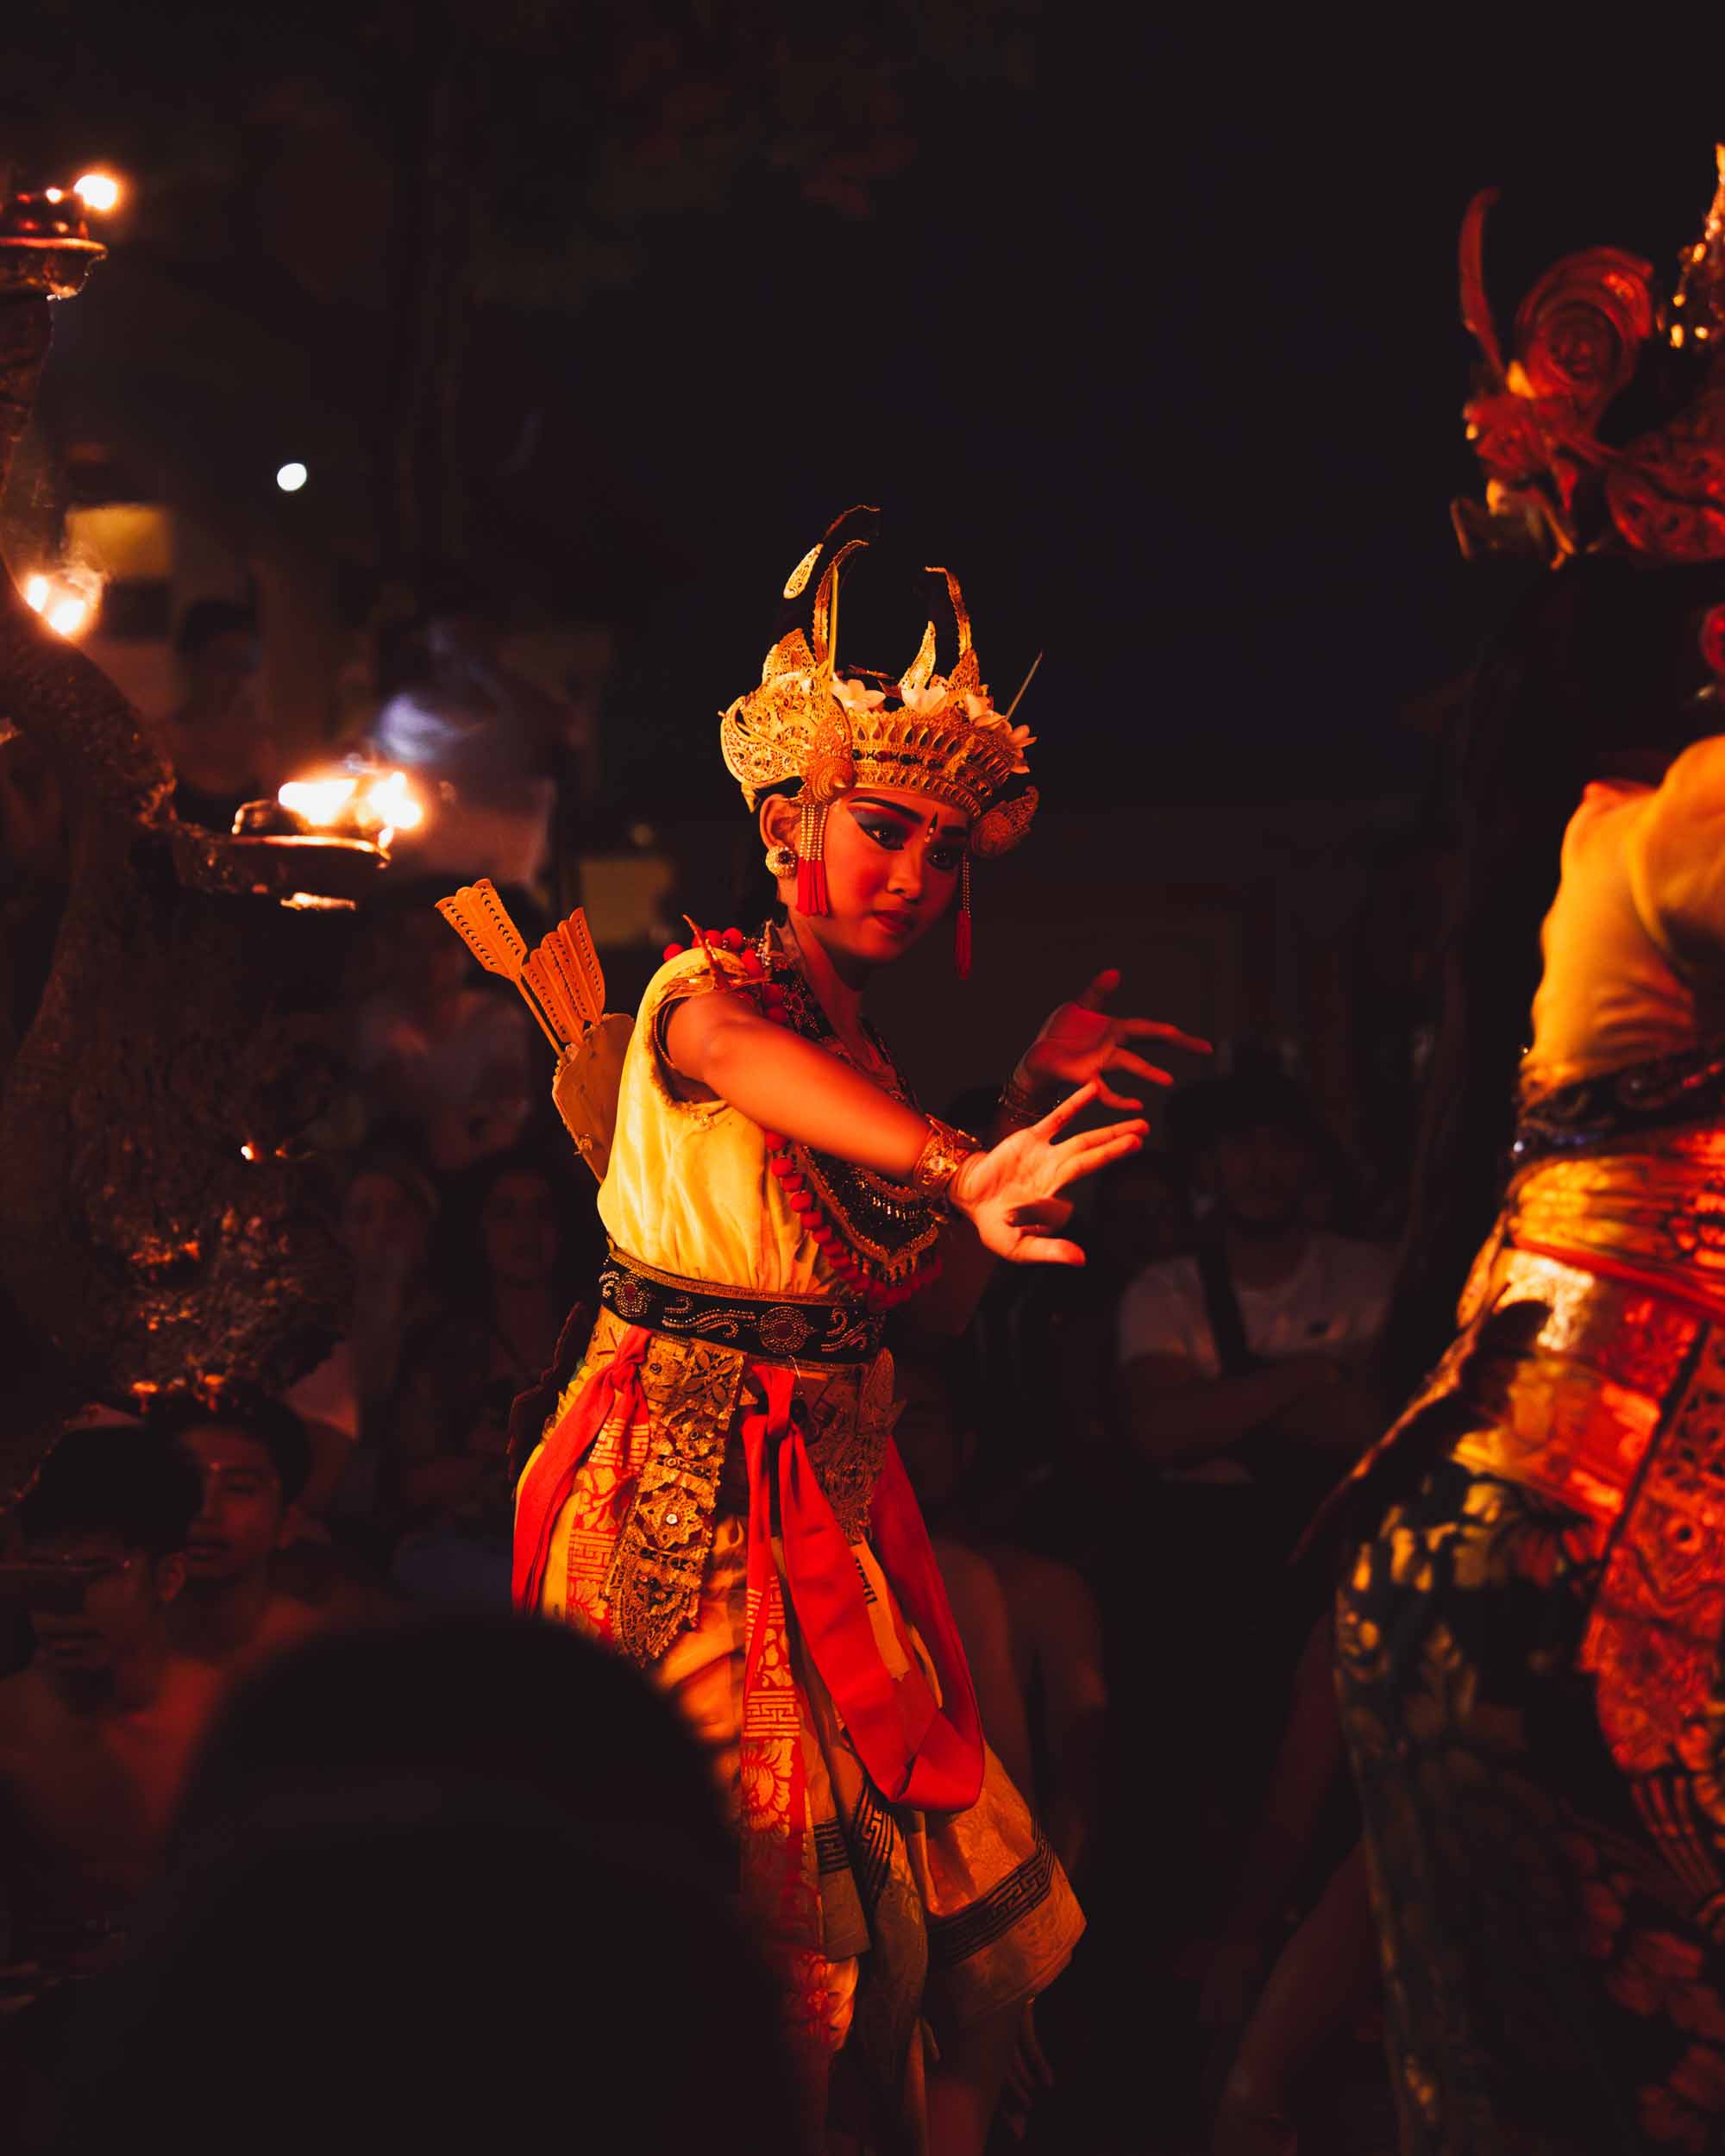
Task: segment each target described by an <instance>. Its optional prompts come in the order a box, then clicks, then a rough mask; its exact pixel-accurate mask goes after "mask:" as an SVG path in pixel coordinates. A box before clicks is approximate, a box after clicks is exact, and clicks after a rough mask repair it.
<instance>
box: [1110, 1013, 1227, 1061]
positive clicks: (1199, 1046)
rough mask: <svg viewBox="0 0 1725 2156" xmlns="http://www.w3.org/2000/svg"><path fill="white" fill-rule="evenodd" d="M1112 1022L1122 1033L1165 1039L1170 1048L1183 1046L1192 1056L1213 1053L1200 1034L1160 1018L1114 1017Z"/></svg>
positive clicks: (1150, 1039)
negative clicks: (1164, 1021) (1165, 1022)
mask: <svg viewBox="0 0 1725 2156" xmlns="http://www.w3.org/2000/svg"><path fill="white" fill-rule="evenodd" d="M1113 1023H1114V1024H1115V1025H1117V1026H1119V1027H1120V1031H1122V1032H1123V1033H1130V1034H1132V1036H1133V1037H1134V1038H1135V1039H1138V1040H1146V1041H1152V1040H1153V1041H1166V1042H1167V1043H1168V1044H1169V1046H1170V1048H1184V1049H1187V1050H1190V1052H1191V1053H1192V1054H1193V1055H1194V1056H1209V1055H1213V1054H1214V1049H1213V1047H1212V1045H1211V1044H1210V1043H1209V1042H1208V1041H1207V1040H1206V1039H1205V1038H1204V1037H1203V1036H1202V1034H1201V1033H1187V1032H1183V1031H1182V1030H1181V1028H1180V1027H1179V1026H1177V1025H1164V1024H1163V1023H1162V1021H1161V1019H1160V1018H1116V1019H1115V1020H1114V1021H1113Z"/></svg>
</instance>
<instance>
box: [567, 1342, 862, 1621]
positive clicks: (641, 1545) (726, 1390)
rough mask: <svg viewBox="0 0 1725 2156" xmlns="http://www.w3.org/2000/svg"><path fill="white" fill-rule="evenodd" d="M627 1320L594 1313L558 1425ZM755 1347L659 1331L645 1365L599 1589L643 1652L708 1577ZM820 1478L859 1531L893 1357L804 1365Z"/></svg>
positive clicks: (812, 1456) (689, 1612)
mask: <svg viewBox="0 0 1725 2156" xmlns="http://www.w3.org/2000/svg"><path fill="white" fill-rule="evenodd" d="M629 1330H630V1326H629V1324H628V1322H627V1321H626V1320H625V1319H622V1318H620V1317H618V1315H617V1314H616V1313H615V1312H613V1311H612V1310H610V1309H601V1310H600V1311H599V1315H598V1317H597V1319H595V1320H594V1324H593V1336H592V1338H591V1339H590V1340H589V1342H588V1344H587V1351H586V1357H584V1358H583V1360H582V1363H581V1367H580V1369H579V1370H578V1371H577V1372H576V1373H575V1376H574V1379H573V1381H572V1382H571V1383H570V1385H569V1387H568V1390H567V1391H566V1392H565V1394H564V1395H563V1398H562V1399H561V1401H560V1402H559V1403H558V1407H557V1413H556V1415H555V1416H554V1417H553V1419H552V1426H555V1423H556V1422H557V1421H558V1420H561V1417H562V1416H563V1415H564V1414H565V1413H567V1412H568V1409H569V1407H570V1406H571V1404H572V1402H573V1401H574V1400H575V1398H576V1396H577V1395H578V1394H579V1392H580V1389H581V1388H582V1387H583V1386H585V1385H586V1384H587V1383H588V1382H591V1381H592V1380H593V1379H594V1378H596V1377H597V1376H599V1375H600V1373H601V1372H602V1371H603V1370H604V1369H605V1365H606V1364H607V1363H609V1362H610V1361H611V1359H612V1357H613V1356H614V1355H615V1353H616V1352H617V1348H618V1343H619V1341H620V1340H621V1339H622V1338H623V1337H624V1334H625V1333H627V1332H629ZM756 1359H758V1358H756V1357H753V1356H751V1355H750V1353H749V1352H748V1351H745V1350H743V1349H741V1348H735V1347H731V1346H728V1345H725V1344H721V1343H719V1342H716V1341H712V1340H706V1339H697V1338H689V1337H688V1336H687V1335H677V1334H666V1333H662V1332H655V1333H654V1334H653V1337H652V1344H651V1345H650V1347H649V1349H648V1351H647V1353H646V1355H645V1357H643V1361H642V1363H641V1368H640V1373H639V1376H640V1385H641V1394H642V1398H643V1401H644V1403H645V1408H646V1420H647V1426H648V1441H647V1449H646V1458H645V1461H644V1463H643V1466H642V1468H641V1470H640V1475H639V1479H638V1481H637V1485H636V1489H635V1493H634V1495H633V1498H632V1500H631V1501H630V1505H629V1509H628V1512H627V1514H626V1517H625V1518H624V1523H623V1526H622V1530H621V1532H620V1533H619V1534H618V1539H617V1545H616V1549H615V1551H614V1552H613V1554H612V1557H611V1559H610V1564H609V1567H608V1570H607V1571H606V1573H605V1583H604V1588H603V1595H604V1600H605V1603H606V1604H607V1605H608V1607H609V1611H610V1616H611V1622H612V1627H613V1629H614V1632H615V1635H616V1639H617V1644H618V1646H619V1647H620V1648H621V1649H622V1650H623V1651H624V1652H625V1653H626V1654H629V1655H630V1656H631V1657H633V1658H634V1659H635V1660H637V1661H638V1662H640V1663H642V1664H649V1663H652V1662H655V1661H657V1660H658V1658H659V1657H660V1656H661V1655H662V1654H663V1653H664V1652H665V1651H666V1649H667V1648H668V1646H669V1645H670V1644H671V1642H672V1641H673V1639H675V1637H676V1635H677V1633H678V1632H679V1631H681V1629H682V1628H683V1627H684V1626H687V1625H690V1624H693V1622H694V1621H695V1619H696V1616H697V1614H698V1608H699V1599H700V1589H701V1583H702V1580H703V1578H704V1576H705V1575H706V1564H707V1559H708V1557H709V1555H710V1554H711V1551H712V1539H713V1531H714V1526H715V1524H716V1520H717V1517H718V1513H719V1512H720V1510H721V1509H723V1508H724V1507H723V1505H722V1502H721V1485H722V1483H723V1482H724V1470H725V1463H726V1455H727V1451H728V1447H729V1442H730V1438H731V1431H732V1429H733V1428H734V1426H735V1425H736V1422H737V1416H738V1413H739V1412H740V1410H741V1409H742V1408H743V1407H744V1406H745V1405H746V1404H747V1401H748V1400H749V1397H750V1394H751V1392H752V1391H754V1390H756V1389H758V1387H756V1385H755V1383H754V1381H753V1380H752V1379H751V1377H750V1365H751V1363H753V1362H754V1361H756ZM799 1390H800V1412H801V1413H802V1414H803V1416H804V1419H805V1428H806V1433H807V1445H808V1455H809V1462H810V1464H811V1466H812V1468H813V1470H814V1473H815V1478H816V1480H817V1481H818V1482H819V1484H820V1486H821V1489H822V1490H823V1491H824V1492H825V1495H826V1499H827V1502H828V1503H829V1504H830V1505H831V1507H832V1510H833V1514H834V1516H835V1518H836V1519H837V1522H838V1525H839V1526H840V1528H841V1529H842V1530H843V1532H844V1536H845V1539H847V1540H848V1541H851V1542H856V1541H858V1540H860V1539H862V1535H863V1533H864V1532H865V1530H866V1528H867V1525H868V1518H869V1501H870V1499H871V1498H872V1496H873V1495H874V1489H875V1482H876V1479H877V1478H878V1476H879V1475H880V1471H881V1462H882V1460H883V1458H884V1457H885V1454H886V1449H887V1442H888V1438H889V1437H890V1435H891V1433H892V1426H893V1422H894V1405H893V1359H892V1357H891V1356H890V1355H889V1354H888V1353H886V1352H885V1351H881V1353H880V1354H878V1355H876V1356H875V1358H874V1360H873V1361H872V1362H871V1363H866V1364H864V1363H852V1364H841V1365H838V1366H837V1367H832V1368H829V1369H818V1370H815V1371H812V1372H809V1373H807V1377H806V1382H801V1383H800V1388H799Z"/></svg>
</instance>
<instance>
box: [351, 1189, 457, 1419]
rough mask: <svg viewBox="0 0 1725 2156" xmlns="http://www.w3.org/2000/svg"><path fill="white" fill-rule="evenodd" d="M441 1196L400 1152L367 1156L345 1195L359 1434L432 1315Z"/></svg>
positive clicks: (389, 1390)
mask: <svg viewBox="0 0 1725 2156" xmlns="http://www.w3.org/2000/svg"><path fill="white" fill-rule="evenodd" d="M437 1210H438V1207H437V1193H436V1190H435V1189H434V1188H432V1186H431V1184H430V1181H429V1180H428V1179H427V1178H426V1177H425V1176H424V1175H422V1174H421V1172H420V1171H419V1169H417V1168H416V1167H415V1166H414V1164H413V1163H412V1162H411V1160H409V1159H407V1158H406V1157H405V1156H404V1155H402V1154H399V1153H387V1152H376V1153H363V1154H361V1156H360V1157H359V1158H358V1159H357V1160H356V1161H355V1162H354V1164H353V1167H352V1169H350V1171H349V1173H348V1184H347V1188H346V1189H345V1190H344V1191H343V1193H342V1241H343V1242H344V1243H345V1244H347V1246H348V1254H349V1256H350V1257H352V1258H353V1261H354V1315H353V1323H352V1325H351V1326H350V1328H349V1330H348V1338H347V1347H348V1360H349V1363H350V1365H351V1369H352V1372H353V1380H354V1393H355V1396H356V1400H357V1404H358V1408H359V1420H360V1428H361V1432H362V1433H364V1432H367V1430H368V1429H369V1428H370V1427H371V1426H373V1425H374V1424H375V1422H376V1420H377V1417H378V1414H379V1412H380V1409H381V1408H382V1407H383V1404H384V1402H385V1401H386V1400H387V1399H388V1398H389V1396H390V1395H391V1394H392V1392H393V1390H394V1389H395V1385H396V1382H397V1380H398V1377H399V1376H400V1374H401V1351H402V1349H403V1347H404V1345H405V1342H406V1337H407V1334H408V1332H409V1331H410V1330H411V1328H412V1326H414V1324H415V1323H416V1322H417V1321H418V1320H420V1319H423V1317H424V1316H425V1315H426V1314H427V1312H426V1303H427V1299H428V1295H429V1293H430V1289H429V1285H428V1282H427V1277H426V1269H427V1263H428V1260H429V1257H430V1243H431V1231H432V1229H433V1227H434V1226H435V1225H436V1219H437Z"/></svg>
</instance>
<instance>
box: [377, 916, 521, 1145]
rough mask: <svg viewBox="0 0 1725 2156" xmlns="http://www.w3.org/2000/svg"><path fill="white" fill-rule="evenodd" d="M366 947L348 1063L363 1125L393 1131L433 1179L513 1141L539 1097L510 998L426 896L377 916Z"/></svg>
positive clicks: (517, 1011)
mask: <svg viewBox="0 0 1725 2156" xmlns="http://www.w3.org/2000/svg"><path fill="white" fill-rule="evenodd" d="M369 940H370V943H371V946H372V949H371V961H372V962H371V967H370V971H371V975H372V979H373V986H372V987H370V989H369V991H368V993H366V994H364V995H363V997H362V998H361V1000H360V1002H359V1004H358V1006H357V1007H356V1008H355V1010H354V1045H353V1056H354V1066H355V1068H356V1069H357V1070H358V1071H359V1074H360V1076H361V1081H362V1082H363V1084H364V1086H365V1087H366V1090H367V1094H368V1095H369V1097H370V1100H371V1102H372V1107H373V1118H374V1119H375V1120H378V1121H384V1122H387V1121H390V1120H392V1119H393V1120H397V1121H399V1122H400V1123H402V1124H404V1125H406V1126H407V1128H408V1129H409V1131H411V1132H412V1133H413V1134H414V1136H415V1138H417V1141H418V1143H419V1144H421V1145H422V1146H423V1150H424V1151H425V1153H426V1155H427V1156H428V1157H429V1158H430V1161H431V1163H432V1164H433V1166H434V1167H435V1168H436V1169H437V1170H438V1172H439V1173H440V1174H449V1173H453V1172H455V1171H456V1170H458V1169H462V1168H466V1167H468V1166H470V1165H471V1164H472V1163H474V1161H477V1160H482V1159H484V1158H486V1156H488V1155H491V1154H493V1153H498V1152H501V1151H502V1150H505V1148H506V1147H508V1146H510V1145H513V1144H516V1143H517V1140H518V1139H519V1138H520V1137H521V1134H522V1131H523V1130H524V1128H525V1126H526V1124H527V1120H528V1118H529V1115H530V1112H531V1111H532V1107H533V1105H534V1103H535V1101H536V1100H538V1099H539V1097H540V1096H541V1095H542V1094H543V1092H544V1090H545V1088H544V1085H543V1075H542V1074H541V1073H540V1072H539V1071H538V1070H537V1069H536V1065H535V1063H534V1062H533V1060H532V1057H533V1045H532V1040H531V1037H530V1036H531V1034H532V1025H533V1022H532V1020H531V1018H530V1017H529V1016H528V1014H527V1011H526V1009H525V1007H524V1005H523V1004H522V1002H521V1000H520V999H519V998H518V997H517V996H516V995H515V994H514V993H513V992H512V991H511V990H510V989H508V988H507V987H501V986H500V985H499V984H487V982H486V976H485V975H483V974H482V973H481V972H480V969H479V968H478V966H477V964H476V962H475V961H474V957H473V955H472V953H471V952H470V951H469V950H467V946H466V944H464V943H462V941H461V938H460V937H458V936H456V935H455V933H454V932H453V931H451V930H450V928H449V925H448V924H447V923H446V922H445V921H444V920H443V919H442V917H441V916H440V915H439V914H438V913H437V912H436V909H435V907H434V906H432V905H431V904H430V901H429V899H424V898H419V897H415V898H404V899H401V900H400V902H398V904H396V905H394V906H390V907H388V908H380V910H379V912H378V913H377V915H376V916H375V918H374V919H373V922H372V923H371V924H370V938H369Z"/></svg>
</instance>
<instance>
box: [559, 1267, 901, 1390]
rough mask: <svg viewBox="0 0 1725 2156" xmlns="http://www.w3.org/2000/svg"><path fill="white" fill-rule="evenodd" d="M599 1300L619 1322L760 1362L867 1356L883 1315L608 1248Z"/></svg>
mask: <svg viewBox="0 0 1725 2156" xmlns="http://www.w3.org/2000/svg"><path fill="white" fill-rule="evenodd" d="M599 1300H600V1301H601V1302H602V1303H603V1304H604V1305H605V1308H606V1309H607V1310H609V1311H612V1312H613V1313H615V1314H616V1315H617V1316H618V1317H619V1318H621V1319H623V1321H624V1324H625V1325H644V1326H646V1327H647V1328H648V1330H649V1332H664V1333H668V1334H670V1335H671V1336H672V1337H673V1338H682V1339H698V1340H715V1341H718V1342H721V1343H722V1344H724V1346H726V1347H734V1348H740V1349H741V1350H742V1351H743V1353H744V1354H745V1355H756V1356H759V1357H762V1360H763V1361H766V1362H768V1363H815V1364H817V1365H819V1367H821V1368H828V1367H831V1366H834V1365H837V1364H839V1363H869V1362H872V1361H873V1360H874V1358H875V1355H876V1353H877V1352H878V1351H879V1349H880V1345H881V1332H882V1331H883V1330H884V1328H885V1325H886V1319H885V1317H884V1316H883V1315H882V1313H880V1312H878V1311H873V1310H868V1309H865V1308H864V1307H862V1304H860V1303H855V1302H834V1301H832V1300H830V1299H829V1298H827V1297H826V1296H824V1295H788V1296H787V1295H768V1294H760V1293H758V1292H757V1291H756V1289H754V1288H724V1287H720V1286H718V1284H717V1283H716V1282H712V1281H703V1280H683V1279H680V1278H679V1277H678V1276H677V1275H675V1274H674V1273H662V1272H659V1271H657V1270H655V1269H654V1268H653V1267H652V1266H649V1265H643V1263H641V1261H640V1260H639V1259H638V1258H632V1257H625V1256H624V1253H623V1252H622V1251H621V1250H613V1251H612V1254H611V1259H610V1263H608V1264H607V1265H606V1266H605V1270H604V1271H603V1272H602V1273H601V1274H600V1275H599Z"/></svg>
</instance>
